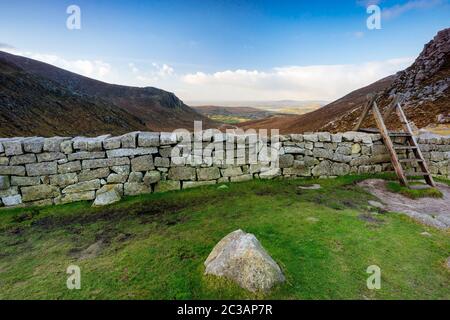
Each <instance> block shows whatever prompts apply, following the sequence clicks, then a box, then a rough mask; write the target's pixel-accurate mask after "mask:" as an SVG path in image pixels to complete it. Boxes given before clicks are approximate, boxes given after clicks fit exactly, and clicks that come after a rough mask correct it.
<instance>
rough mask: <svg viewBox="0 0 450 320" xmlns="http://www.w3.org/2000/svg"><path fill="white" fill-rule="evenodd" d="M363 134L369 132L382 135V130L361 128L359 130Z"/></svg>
mask: <svg viewBox="0 0 450 320" xmlns="http://www.w3.org/2000/svg"><path fill="white" fill-rule="evenodd" d="M359 131H361V132H367V133H380V130H378V129H375V128H361V129H359Z"/></svg>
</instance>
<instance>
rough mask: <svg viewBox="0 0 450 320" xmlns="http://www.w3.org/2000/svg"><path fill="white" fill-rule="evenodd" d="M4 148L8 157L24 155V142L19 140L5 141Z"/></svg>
mask: <svg viewBox="0 0 450 320" xmlns="http://www.w3.org/2000/svg"><path fill="white" fill-rule="evenodd" d="M2 143H3V148H4V149H5V151H4V152H5V155H6V156H15V155H19V154H23V149H22V141H21V140H18V139H12V140H7V141H3V142H2Z"/></svg>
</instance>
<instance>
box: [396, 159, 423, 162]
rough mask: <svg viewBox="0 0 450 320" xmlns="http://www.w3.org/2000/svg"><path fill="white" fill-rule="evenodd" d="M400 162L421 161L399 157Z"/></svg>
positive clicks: (420, 160) (419, 160)
mask: <svg viewBox="0 0 450 320" xmlns="http://www.w3.org/2000/svg"><path fill="white" fill-rule="evenodd" d="M399 161H400V162H423V160H422V159H400V160H399Z"/></svg>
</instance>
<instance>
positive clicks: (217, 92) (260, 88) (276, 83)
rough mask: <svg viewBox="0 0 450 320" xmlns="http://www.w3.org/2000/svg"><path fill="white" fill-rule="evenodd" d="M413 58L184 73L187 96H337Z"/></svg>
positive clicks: (275, 98) (386, 74) (405, 65)
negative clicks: (348, 63) (346, 63)
mask: <svg viewBox="0 0 450 320" xmlns="http://www.w3.org/2000/svg"><path fill="white" fill-rule="evenodd" d="M412 62H413V58H401V59H391V60H386V61H375V62H367V63H363V64H350V65H316V66H286V67H278V68H273V69H272V70H269V71H258V70H234V71H233V70H226V71H220V72H215V73H211V74H207V73H203V72H197V73H192V74H187V75H184V76H182V79H181V80H182V81H183V82H184V83H185V84H186V85H187V87H185V88H184V90H182V92H185V94H187V95H188V96H187V97H186V98H188V99H193V98H196V99H199V98H200V96H201V98H202V99H217V100H255V99H256V100H261V99H262V100H280V99H295V100H334V99H337V98H340V97H342V96H343V95H345V94H346V93H348V92H350V91H352V90H355V89H358V88H361V87H363V86H366V85H368V84H371V83H372V82H374V81H377V80H379V79H381V78H383V77H386V76H388V75H391V74H394V73H395V72H397V71H399V70H402V69H404V68H405V67H407V66H408V65H410V64H411V63H412Z"/></svg>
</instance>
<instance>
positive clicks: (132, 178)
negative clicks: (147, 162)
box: [128, 172, 144, 183]
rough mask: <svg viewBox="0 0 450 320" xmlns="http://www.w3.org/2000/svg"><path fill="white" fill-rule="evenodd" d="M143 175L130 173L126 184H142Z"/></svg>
mask: <svg viewBox="0 0 450 320" xmlns="http://www.w3.org/2000/svg"><path fill="white" fill-rule="evenodd" d="M143 178H144V174H143V173H142V172H131V173H130V175H129V178H128V182H139V183H140V182H142V179H143Z"/></svg>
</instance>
